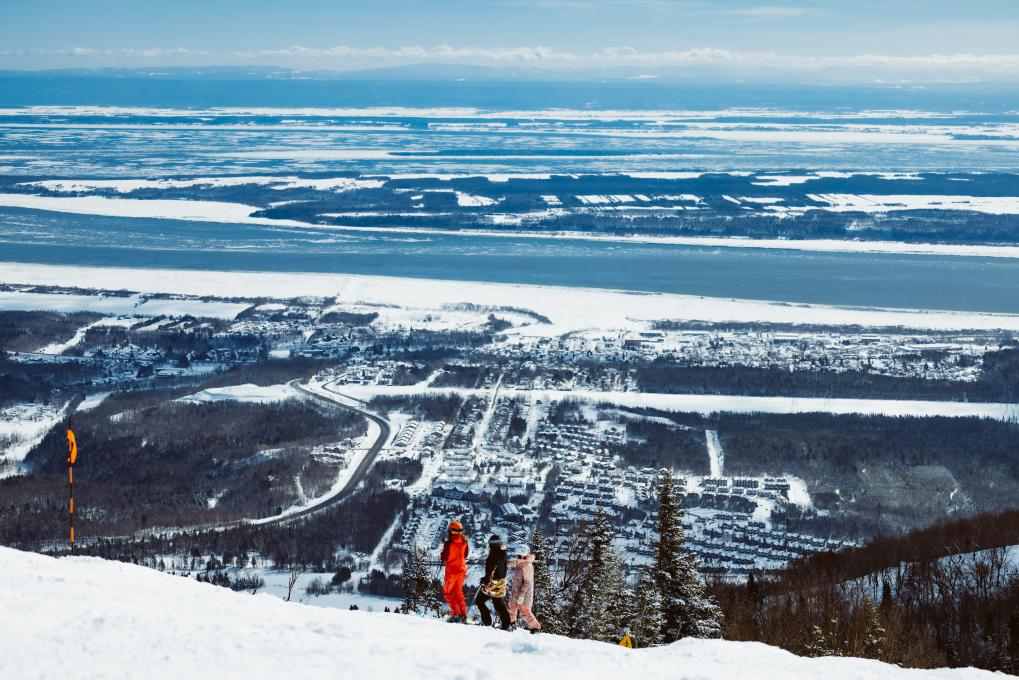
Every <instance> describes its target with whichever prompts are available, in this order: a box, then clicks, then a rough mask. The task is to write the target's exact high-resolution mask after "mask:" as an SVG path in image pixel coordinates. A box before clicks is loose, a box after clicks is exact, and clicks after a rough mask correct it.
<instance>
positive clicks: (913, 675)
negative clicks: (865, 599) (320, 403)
mask: <svg viewBox="0 0 1019 680" xmlns="http://www.w3.org/2000/svg"><path fill="white" fill-rule="evenodd" d="M0 602H3V610H2V611H3V613H4V615H3V616H0V678H17V679H18V680H35V679H42V678H47V679H48V678H75V679H76V680H87V679H89V678H117V679H118V680H120V679H125V680H130V679H132V678H143V679H145V680H159V679H161V678H166V679H167V680H180V679H181V678H212V677H221V678H312V677H327V678H333V677H341V678H380V679H385V678H400V679H401V680H409V679H413V678H429V679H439V678H464V679H467V678H476V679H481V678H486V679H492V680H496V679H499V678H521V677H525V678H549V679H552V678H568V679H569V678H577V679H583V680H591V678H608V677H612V678H644V679H649V680H654V679H656V678H670V679H671V680H694V679H695V678H696V679H697V680H741V679H746V680H751V679H753V680H780V679H781V680H788V679H790V678H793V679H816V680H864V679H866V680H895V679H899V678H902V679H907V678H908V679H913V680H922V679H932V680H933V679H944V680H948V679H949V678H951V679H953V680H977V679H979V678H988V679H989V678H991V677H994V676H993V675H992V674H991V673H987V672H983V671H976V670H971V669H967V670H959V669H951V670H948V669H944V670H934V671H915V670H903V669H901V668H897V667H895V666H890V665H887V664H883V663H880V662H876V661H867V660H862V659H845V658H824V659H805V658H800V657H796V656H794V655H792V654H789V653H788V652H784V651H781V650H779V649H776V648H773V647H768V646H766V645H762V644H758V643H737V642H724V641H715V640H684V641H681V642H679V643H676V644H674V645H672V646H670V647H666V648H659V649H651V650H636V651H630V650H626V649H623V648H621V647H617V646H615V645H608V644H604V643H599V642H589V641H577V640H568V639H566V638H560V637H556V636H552V635H539V636H530V635H528V634H526V633H524V632H516V633H504V632H501V631H497V630H488V629H483V628H480V627H469V626H453V625H450V624H446V623H440V622H438V621H437V620H433V619H422V618H417V617H410V616H402V615H398V614H385V613H368V612H350V611H337V610H331V609H320V608H314V607H308V606H305V605H301V604H297V603H287V602H283V601H281V600H280V599H278V598H275V597H272V596H269V595H254V596H252V595H249V594H247V593H234V592H232V591H229V590H227V589H225V588H220V587H217V586H212V585H208V584H202V583H197V582H195V581H192V580H191V579H184V578H181V577H179V576H169V575H166V574H162V573H159V572H157V571H154V570H150V569H146V568H144V567H138V566H134V565H129V564H122V563H118V562H107V561H105V560H100V559H96V558H65V559H61V560H56V559H53V558H50V557H45V556H42V555H37V554H34V553H25V552H20V551H16V550H11V549H9V548H0Z"/></svg>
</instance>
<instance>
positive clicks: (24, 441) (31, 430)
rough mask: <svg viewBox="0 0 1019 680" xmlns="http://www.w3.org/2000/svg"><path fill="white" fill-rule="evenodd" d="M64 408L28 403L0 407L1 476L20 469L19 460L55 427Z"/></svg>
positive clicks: (3, 476) (12, 474)
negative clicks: (0, 408)
mask: <svg viewBox="0 0 1019 680" xmlns="http://www.w3.org/2000/svg"><path fill="white" fill-rule="evenodd" d="M65 408H66V406H65V407H59V406H56V405H47V404H31V403H29V404H18V405H16V406H11V407H9V408H6V409H2V410H0V479H3V478H5V477H11V476H14V475H17V474H19V473H20V472H21V461H23V460H24V459H25V456H27V455H28V452H29V451H31V450H32V449H34V448H35V447H36V445H37V444H38V443H39V442H41V441H42V439H43V437H45V436H46V433H47V432H49V431H50V430H51V429H53V428H54V427H56V425H57V423H59V422H60V420H61V419H62V418H63V417H64V410H65Z"/></svg>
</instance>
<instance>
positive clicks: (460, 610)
mask: <svg viewBox="0 0 1019 680" xmlns="http://www.w3.org/2000/svg"><path fill="white" fill-rule="evenodd" d="M469 552H470V544H468V543H467V539H466V538H464V537H463V536H453V537H452V538H449V539H447V540H446V544H445V545H444V546H443V547H442V556H441V557H440V558H439V559H440V560H441V561H442V562H443V563H444V564H445V565H446V578H445V581H444V582H443V584H442V594H443V596H444V597H445V598H446V602H447V603H448V604H449V613H450V615H451V616H467V601H466V600H465V599H464V581H465V580H466V579H467V554H468V553H469Z"/></svg>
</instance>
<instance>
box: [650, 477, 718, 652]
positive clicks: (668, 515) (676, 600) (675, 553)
mask: <svg viewBox="0 0 1019 680" xmlns="http://www.w3.org/2000/svg"><path fill="white" fill-rule="evenodd" d="M658 503H659V506H658V543H657V545H656V546H655V548H656V550H655V581H656V582H657V585H658V591H659V592H660V593H661V597H662V612H663V618H664V624H663V626H662V641H663V642H666V643H668V642H675V641H676V640H679V639H680V638H684V637H699V638H714V637H720V636H721V634H722V611H721V609H719V607H718V605H716V604H715V602H714V600H713V599H712V598H711V597H710V596H708V595H707V594H706V592H705V588H704V583H703V582H702V581H701V578H700V575H699V574H698V573H697V564H696V562H695V560H694V557H693V555H692V554H690V552H689V551H688V550H687V549H686V537H685V536H684V534H683V525H682V518H683V511H682V509H681V508H680V505H679V499H678V498H677V497H676V491H675V488H674V487H673V484H672V473H671V472H670V471H669V470H667V469H665V468H663V469H662V470H661V471H660V473H659V480H658Z"/></svg>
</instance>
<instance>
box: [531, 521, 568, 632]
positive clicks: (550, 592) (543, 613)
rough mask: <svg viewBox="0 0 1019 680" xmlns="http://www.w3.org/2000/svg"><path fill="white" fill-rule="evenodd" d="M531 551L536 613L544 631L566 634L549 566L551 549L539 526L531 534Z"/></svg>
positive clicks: (534, 608)
mask: <svg viewBox="0 0 1019 680" xmlns="http://www.w3.org/2000/svg"><path fill="white" fill-rule="evenodd" d="M531 552H532V553H533V554H534V607H533V611H534V615H535V617H537V619H538V621H540V622H541V630H542V631H544V632H546V633H552V634H553V635H565V634H566V624H565V623H564V622H563V616H562V611H561V610H560V602H559V600H558V599H557V595H558V593H557V591H556V589H555V587H554V586H553V585H552V572H551V571H550V570H549V566H548V563H549V557H550V556H551V550H550V548H549V545H548V542H547V541H546V539H545V535H544V534H542V533H541V530H540V529H537V528H535V530H534V533H533V534H531Z"/></svg>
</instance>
